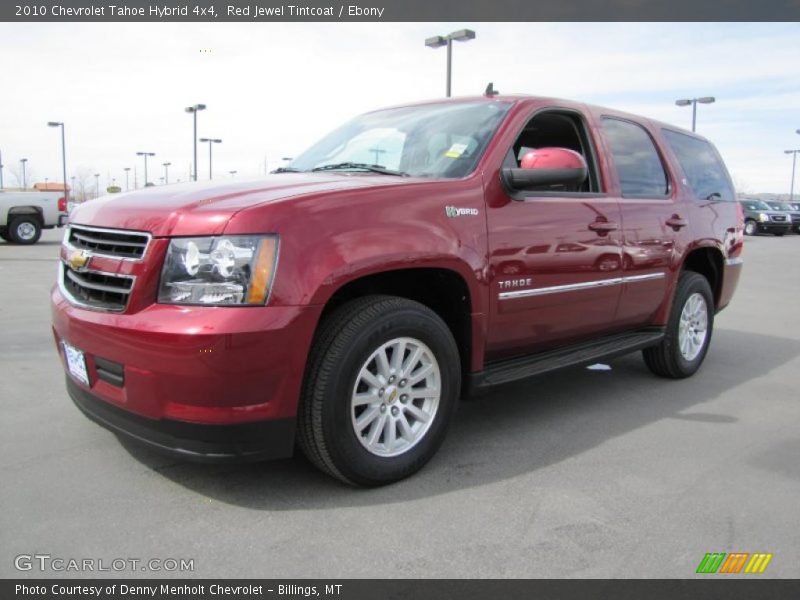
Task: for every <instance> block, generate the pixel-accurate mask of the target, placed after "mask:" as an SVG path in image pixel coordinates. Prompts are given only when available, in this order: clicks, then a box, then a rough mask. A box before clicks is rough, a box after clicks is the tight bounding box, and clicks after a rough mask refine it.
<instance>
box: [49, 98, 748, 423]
mask: <svg viewBox="0 0 800 600" xmlns="http://www.w3.org/2000/svg"><path fill="white" fill-rule="evenodd" d="M465 100H467V101H475V98H468V99H462V100H455V101H454V102H458V101H465ZM483 100H484V101H486V102H493V101H505V102H513V106H512V107H511V109H510V110H509V112H508V114H507V116H506V118H505V120H504V121H503V123H502V124H501V125H500V127H499V129H498V131H497V132H496V134H495V135H494V137H493V139H492V140H491V142H490V143H489V145H488V147H487V149H486V151H485V153H484V155H483V157H482V158H481V160H480V162H479V164H478V166H477V168H476V169H475V171H474V172H473V173H472V174H470V175H469V176H467V177H465V178H463V179H449V180H431V179H418V178H413V177H408V178H401V177H391V176H382V175H373V174H364V173H344V172H340V173H332V172H327V173H283V174H276V175H272V176H268V177H265V178H263V179H262V180H259V181H256V182H225V183H220V184H213V185H211V184H181V185H171V186H161V187H154V188H148V189H146V190H143V191H139V192H133V193H130V194H123V195H119V196H116V197H109V198H107V199H101V200H98V201H91V202H87V203H86V204H84V205H83V206H81V207H80V208H79V209H78V210H77V211H76V212H75V213H74V215H73V221H74V222H75V223H77V224H83V225H88V226H93V227H104V228H113V229H132V230H138V231H145V232H149V233H151V234H152V236H153V240H152V242H151V243H150V245H149V247H148V250H147V254H146V255H145V256H144V257H143V259H142V260H141V261H139V262H136V261H120V260H118V259H113V258H103V257H99V256H98V257H94V258H93V259H92V261H93V262H92V268H96V269H98V270H102V271H106V272H110V273H119V274H126V275H131V276H135V277H136V278H137V281H136V285H135V289H134V292H133V294H132V295H131V298H130V303H129V305H128V308H127V310H126V311H125V312H123V313H104V312H98V311H93V310H87V309H83V308H79V307H77V306H73V305H71V304H70V303H69V302H68V301H67V300H66V299H65V298H64V297H63V296H62V294H61V292H60V291H59V290H58V288H57V287H56V288H55V289H54V290H53V294H52V308H53V329H54V333H55V336H56V340H57V341H61V340H64V341H66V342H68V343H69V344H71V345H73V346H75V347H77V348H80V349H81V350H83V351H84V352H86V354H87V362H88V367H89V373H90V377H91V382H90V383H91V386H90V387H91V391H92V393H93V394H95V395H96V396H98V397H100V398H101V399H103V400H105V401H107V402H109V403H111V404H114V405H116V406H118V407H122V408H124V409H126V410H128V411H131V412H132V413H135V414H137V415H141V416H144V417H147V418H150V419H164V418H169V419H176V420H184V421H192V422H200V423H241V422H247V421H258V420H268V419H278V418H285V417H294V416H295V414H296V410H297V403H298V398H299V395H300V389H301V382H302V378H303V373H304V370H305V367H306V358H307V356H308V354H309V350H310V347H311V344H312V340H313V335H314V331H315V328H316V327H317V325H318V321H319V317H320V315H321V313H322V310H323V308H324V306H325V304H326V303H327V302H328V300H329V299H330V298H331V296H332V295H333V294H334V293H335V292H336V291H337V290H339V289H340V288H341V287H342V286H344V285H346V284H348V283H350V282H352V281H355V280H357V279H359V278H361V277H364V276H367V275H371V274H377V273H384V272H387V271H394V270H403V269H414V268H437V269H447V270H449V271H452V272H454V273H456V274H458V275H459V276H460V277H461V278H462V279H463V280H464V282H465V284H466V286H467V289H468V290H469V295H470V303H471V307H472V315H471V319H470V321H471V327H472V330H471V340H472V355H471V360H470V365H471V369H472V370H473V371H480V370H481V369H483V368H484V366H485V364H486V363H487V362H489V361H493V360H498V359H504V358H508V357H511V356H516V355H521V354H526V353H530V352H535V351H539V350H544V349H548V348H552V347H554V346H560V345H565V344H569V343H571V342H574V341H578V340H584V339H587V338H591V337H594V336H599V335H602V334H605V333H610V332H614V331H621V330H625V329H631V328H637V327H643V326H647V325H654V324H656V325H657V324H663V323H664V322H665V321H666V318H667V315H668V313H669V306H670V301H671V297H672V290H673V289H674V286H675V282H676V280H677V276H678V274H679V272H680V269H681V267H682V265H683V262H684V260H685V257H686V256H687V254H688V253H689V252H691V251H692V250H694V249H697V248H706V247H707V248H712V249H714V251H715V252H718V253H719V256H720V259H721V260H722V264H723V265H725V267H724V278H723V283H722V286H721V291H720V297H719V307H720V308H721V307H723V306H725V305H726V304H727V302H728V301H729V300H730V297H731V295H732V294H733V291H734V289H735V286H736V281H737V279H738V271H739V270H740V267H739V266H738V265H735V264H730V265H729V264H728V262H729V261H728V259H733V258H737V257H739V255H740V253H741V249H742V245H741V239H742V238H741V235H740V232H739V231H738V230H737V226H736V224H735V223H736V217H735V210H736V209H735V206H734V204H735V203H724V202H703V203H699V202H697V201H696V200H694V199H693V198H692V196H691V192H690V190H689V188H688V186H687V184H686V183H685V182H684V181H683V176H682V174H681V173H680V171H679V169H677V168H676V167H674V165H675V164H676V162H675V157H674V156H673V155H672V154H671V152H670V150H669V147H668V146H667V145H666V144H665V143H664V140H663V139H662V137H661V134H660V127H661V125H659V124H656V123H653V122H650V121H648V120H646V119H641V118H637V117H633V116H631V115H624V114H622V113H616V112H615V111H608V110H606V109H600V108H594V107H587V106H585V105H583V104H579V103H574V102H568V101H562V100H555V99H548V98H512V97H496V98H494V99H489V98H484V99H483ZM547 108H558V109H564V110H570V111H574V112H575V113H576V114H579V115H581V117H582V119H583V120H584V122H585V125H586V128H587V133H588V137H589V139H590V142H591V145H592V146H593V147H594V150H595V155H596V156H595V163H596V166H597V180H598V183H599V185H600V189H601V192H600V193H597V194H591V195H583V196H581V195H570V194H561V195H559V194H550V195H545V196H540V197H531V198H526V199H524V200H519V199H516V198H515V197H514V196H513V194H512V193H511V192H510V191H509V190H507V189H506V188H505V186H504V184H503V182H502V180H501V178H500V169H501V167H502V165H503V161H504V160H505V158H506V156H507V153H508V149H509V148H510V147H511V145H512V144H513V142H514V140H515V139H516V137H517V136H518V134H519V132H520V130H521V129H522V128H523V127H524V125H525V123H526V122H527V121H528V120H529V119H530V118H531V116H532V115H533V114H534V113H535V112H536V111H539V110H543V109H547ZM603 115H617V116H621V117H623V118H626V119H631V120H634V121H635V122H637V123H639V124H640V125H642V126H643V127H645V129H646V130H647V131H648V133H649V134H650V135H651V137H652V138H653V141H654V143H655V144H656V146H657V148H658V150H659V153H661V155H662V159H663V162H664V164H665V167H666V168H667V171H668V174H669V177H670V179H671V181H672V187H671V193H670V195H669V196H668V197H665V198H661V199H656V200H650V199H648V200H641V199H628V198H623V197H622V196H621V195H620V188H619V184H618V182H617V176H616V171H615V167H614V164H613V160H612V158H611V157H610V153H609V151H608V148H607V146H606V144H605V142H604V138H603V133H602V130H601V125H600V118H601V117H602V116H603ZM447 206H456V207H459V208H474V209H477V211H478V214H477V215H476V216H473V215H470V216H459V217H457V218H449V217H448V216H447V214H446V211H445V207H447ZM676 215H677V216H679V217H680V218H682V219H686V220H687V221H689V223H690V225H689V226H688V227H683V228H681V229H680V231H675V230H674V229H673V228H672V227H670V226H668V225H667V224H666V221H667V220H669V219H671V218H673V217H675V216H676ZM598 223H600V224H602V225H607V226H609V227H608V228H607V229H605V230H599V231H598V230H596V229H593V228H592V227H590V226H593V227H594V226H595V225H597V224H598ZM223 233H224V234H254V233H271V234H278V236H279V240H280V244H279V256H278V261H277V268H276V272H275V277H274V283H273V287H272V291H271V296H270V300H269V303H268V305H267V306H265V307H218V308H214V307H188V306H183V307H180V306H169V305H159V304H156V303H155V300H156V297H157V292H158V284H159V277H160V273H161V269H162V266H163V262H164V256H165V253H166V249H167V247H168V245H169V239H168V238H169V237H171V236H201V235H220V234H223ZM62 258H66V256H63V255H62ZM732 262H733V263H735V262H736V261H732ZM661 274H663V275H661ZM629 278H633V279H630V282H629V281H628V279H629ZM608 280H613V281H617V280H619V281H618V285H608V286H604V285H601V286H598V287H591V286H593V285H594V284H595V283H597V282H604V281H608ZM576 284H577V285H579V286H584V287H583V288H580V289H565V290H563V289H561V288H562V287H563V286H574V285H576ZM534 288H543V289H545V290H546V291H547V293H541V294H537V295H531V296H527V297H525V296H523V297H516V296H514V295H513V294H512V295H508V293H509V292H513V291H515V290H518V289H523V290H530V289H534ZM540 291H541V290H540ZM503 294H506V295H505V296H503ZM94 356H98V357H101V358H105V359H107V360H111V361H115V362H119V363H122V364H124V365H125V386H124V387H123V388H118V387H115V386H112V385H110V384H108V383H106V382H104V381H101V380H98V379H97V374H96V371H95V368H94V362H93V360H94V358H93V357H94ZM62 358H63V357H62Z"/></svg>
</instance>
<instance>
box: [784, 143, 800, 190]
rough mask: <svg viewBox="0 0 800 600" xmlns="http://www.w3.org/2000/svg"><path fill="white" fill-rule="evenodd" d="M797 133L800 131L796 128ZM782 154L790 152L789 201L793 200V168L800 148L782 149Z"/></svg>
mask: <svg viewBox="0 0 800 600" xmlns="http://www.w3.org/2000/svg"><path fill="white" fill-rule="evenodd" d="M797 133H800V129H798V130H797ZM783 152H784V154H791V155H792V183H791V185H790V186H789V202H794V168H795V165H796V163H797V154H798V153H800V150H784V151H783Z"/></svg>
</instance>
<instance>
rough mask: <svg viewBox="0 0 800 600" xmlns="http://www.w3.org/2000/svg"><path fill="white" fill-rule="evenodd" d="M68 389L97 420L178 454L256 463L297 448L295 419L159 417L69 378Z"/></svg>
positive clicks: (212, 460)
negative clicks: (216, 421) (218, 421)
mask: <svg viewBox="0 0 800 600" xmlns="http://www.w3.org/2000/svg"><path fill="white" fill-rule="evenodd" d="M67 392H68V393H69V395H70V397H71V398H72V401H73V402H74V403H75V405H76V406H77V407H78V408H79V409H81V411H82V412H83V414H85V415H86V416H87V417H89V418H90V419H91V420H92V421H94V422H95V423H98V424H99V425H102V426H103V427H105V428H106V429H109V430H110V431H112V432H114V433H116V434H120V435H122V436H124V437H127V438H129V439H132V440H134V441H136V442H139V443H142V444H144V445H146V446H149V447H151V448H153V449H155V450H157V451H159V452H161V453H163V454H169V455H171V456H174V457H176V458H182V459H188V460H193V461H196V462H207V463H217V462H250V461H257V460H269V459H276V458H286V457H289V456H291V455H292V451H293V449H294V429H295V420H294V419H277V420H274V421H257V422H251V423H238V424H233V425H206V424H200V423H187V422H184V421H175V420H172V419H161V420H158V421H156V420H153V419H147V418H145V417H140V416H137V415H135V414H133V413H131V412H128V411H126V410H123V409H121V408H117V407H116V406H114V405H112V404H110V403H108V402H106V401H104V400H102V399H100V398H98V397H97V396H94V395H92V394H91V393H90V392H89V391H88V390H86V389H85V388H83V387H81V386H79V385H78V384H76V383H75V382H73V381H72V380H71V379H69V378H67Z"/></svg>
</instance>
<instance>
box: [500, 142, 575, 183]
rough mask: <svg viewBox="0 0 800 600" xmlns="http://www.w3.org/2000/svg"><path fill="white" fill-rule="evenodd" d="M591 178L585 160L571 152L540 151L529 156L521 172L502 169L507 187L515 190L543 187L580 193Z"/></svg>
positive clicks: (552, 149)
mask: <svg viewBox="0 0 800 600" xmlns="http://www.w3.org/2000/svg"><path fill="white" fill-rule="evenodd" d="M588 174H589V169H588V167H587V166H586V160H585V159H584V158H583V156H581V155H580V154H578V153H577V152H575V151H574V150H569V149H568V148H537V149H536V150H531V151H530V152H526V153H525V155H524V156H523V157H522V160H521V161H520V168H519V169H502V171H501V175H502V177H503V181H504V182H505V184H506V185H507V186H508V187H509V188H511V189H512V190H530V189H533V188H539V187H544V186H563V187H565V188H567V189H570V188H575V189H577V188H578V186H580V185H581V184H582V183H583V182H584V181H586V177H587V176H588Z"/></svg>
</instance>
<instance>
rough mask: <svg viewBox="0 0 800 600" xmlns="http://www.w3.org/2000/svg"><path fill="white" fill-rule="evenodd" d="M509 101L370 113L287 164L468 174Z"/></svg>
mask: <svg viewBox="0 0 800 600" xmlns="http://www.w3.org/2000/svg"><path fill="white" fill-rule="evenodd" d="M510 106H511V103H509V102H498V101H495V102H463V103H448V104H431V105H424V106H408V107H403V108H393V109H388V110H380V111H376V112H371V113H367V114H365V115H361V116H359V117H356V118H355V119H353V120H352V121H350V122H348V123H346V124H344V125H343V126H342V127H340V128H339V129H336V130H335V131H333V132H332V133H330V134H328V135H327V136H326V137H324V138H322V140H320V141H319V142H317V143H316V144H314V145H313V146H311V148H309V149H308V150H306V151H305V152H304V153H303V154H301V155H300V156H298V157H297V158H296V159H295V160H293V161H292V162H291V163H289V164H288V165H287V166H286V168H285V170H287V171H311V170H314V169H316V170H341V171H372V172H379V173H381V172H383V173H385V174H387V175H399V174H402V175H412V176H414V177H435V178H438V177H448V178H455V177H464V176H465V175H468V174H469V173H470V172H471V171H472V170H473V169H474V168H475V166H476V165H477V163H478V160H479V159H480V157H481V155H482V154H483V151H484V150H485V149H486V145H487V144H488V143H489V140H490V139H491V137H492V135H493V134H494V132H495V131H496V129H497V127H498V125H499V124H500V122H501V121H502V120H503V117H504V116H505V114H506V113H507V112H508V109H509V107H510Z"/></svg>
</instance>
